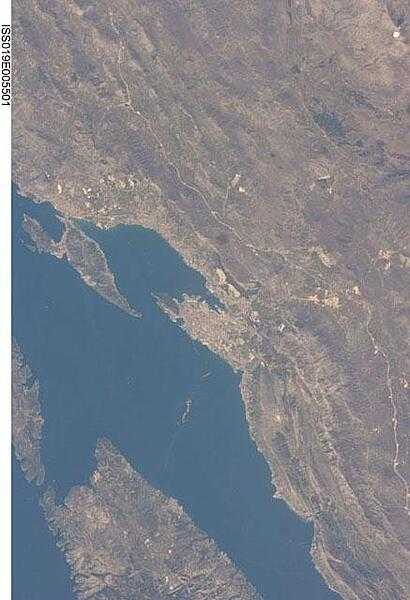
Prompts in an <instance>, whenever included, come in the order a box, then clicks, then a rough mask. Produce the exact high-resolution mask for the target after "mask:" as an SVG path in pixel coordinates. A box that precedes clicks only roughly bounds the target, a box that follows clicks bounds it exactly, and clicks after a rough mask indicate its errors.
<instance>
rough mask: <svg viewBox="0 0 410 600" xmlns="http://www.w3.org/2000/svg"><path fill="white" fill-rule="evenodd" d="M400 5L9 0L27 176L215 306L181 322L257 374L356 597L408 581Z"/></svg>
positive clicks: (292, 482)
mask: <svg viewBox="0 0 410 600" xmlns="http://www.w3.org/2000/svg"><path fill="white" fill-rule="evenodd" d="M408 12H409V9H408V3H407V2H405V1H404V0H403V1H400V0H397V1H391V2H390V1H384V0H357V1H356V2H351V1H349V0H329V1H327V2H324V1H323V0H300V1H296V0H283V1H282V0H278V1H274V2H272V1H265V0H254V1H252V2H248V1H244V0H233V1H230V2H227V1H222V0H218V1H216V0H207V1H200V0H186V1H184V0H181V1H175V2H168V1H166V0H150V1H149V2H148V1H143V0H134V1H130V0H118V1H117V2H116V3H115V4H111V3H109V2H107V1H106V0H100V1H99V2H94V1H93V0H90V1H88V0H77V2H74V1H68V0H65V1H64V2H58V3H57V2H53V1H52V0H15V3H14V53H15V57H16V60H15V65H14V109H13V112H14V157H13V178H14V181H15V183H16V184H17V186H18V188H19V189H20V190H21V192H22V193H24V194H25V195H27V196H30V197H32V198H34V199H36V200H38V201H42V200H48V201H50V202H52V203H53V205H54V206H55V207H56V208H57V209H58V210H59V211H60V213H61V214H62V215H63V216H64V217H65V218H71V219H72V218H85V219H89V220H91V221H93V222H94V223H96V224H97V225H99V226H100V227H112V226H115V225H116V224H119V223H128V224H139V225H143V226H145V227H149V228H152V229H154V230H156V231H157V232H159V233H160V234H161V235H162V236H163V237H164V238H165V239H167V240H168V241H169V242H170V243H171V244H172V245H173V246H174V247H175V248H176V249H177V250H178V251H179V252H180V253H181V254H182V256H183V257H184V259H185V260H186V262H188V263H189V264H191V265H193V266H194V267H195V268H197V269H198V270H200V271H201V272H202V273H203V274H204V276H205V277H206V280H207V283H208V286H209V287H210V288H211V289H212V290H213V291H214V293H215V294H216V295H217V296H218V297H219V298H220V300H221V301H222V302H223V304H224V310H223V311H222V312H220V313H217V314H213V312H212V309H210V308H209V307H206V306H203V305H202V304H201V303H200V302H199V301H198V300H197V299H195V298H185V300H184V302H183V303H182V304H180V305H179V306H177V307H174V309H173V310H177V311H178V312H179V317H180V318H181V319H182V322H183V326H184V327H185V329H187V331H189V333H190V335H192V336H193V337H195V338H197V339H199V340H201V341H202V342H203V343H205V344H207V345H208V346H209V347H210V348H212V349H213V350H214V351H215V352H217V353H219V354H221V356H223V357H224V358H225V359H226V360H228V361H229V362H230V363H231V364H232V365H233V366H234V368H236V369H238V370H240V371H241V372H242V373H243V378H242V392H243V399H244V402H245V405H246V410H247V417H248V421H249V427H250V430H251V433H252V435H253V437H254V439H255V442H256V443H257V445H258V447H259V448H260V450H261V451H262V452H263V454H264V456H265V458H266V460H267V462H268V463H269V465H270V467H271V470H272V478H273V482H274V485H275V488H276V493H277V494H278V495H280V496H281V497H282V498H284V499H285V500H286V501H287V502H288V503H289V505H290V506H292V507H293V508H294V510H295V511H297V512H298V513H299V514H300V515H302V516H303V517H304V518H306V519H311V520H313V522H314V526H315V539H314V548H313V554H314V559H315V561H316V565H317V567H318V568H319V570H320V571H321V572H322V574H323V575H324V577H325V578H326V580H327V582H328V583H329V585H330V586H331V587H332V588H333V589H335V590H337V591H338V592H339V593H340V594H341V596H342V597H344V598H346V599H349V600H350V599H360V600H362V599H363V600H370V599H371V600H373V599H385V600H391V599H393V598H394V599H396V598H397V599H404V598H407V597H408V595H409V590H410V574H409V569H408V565H409V562H410V552H409V545H410V535H409V533H410V527H409V483H408V482H409V461H408V433H409V421H408V416H409V415H408V393H409V384H408V381H409V375H408V367H409V352H408V323H409V294H408V290H409V265H410V253H409V252H410V251H409V247H408V242H409V238H408V231H409V217H408V215H409V212H408V204H409V199H410V192H409V179H410V166H409V155H410V145H409V131H410V128H409V122H410V95H409V82H410V78H409V62H410V61H409V41H410V37H409V36H410V33H409V25H408V19H409V14H408ZM207 311H208V313H209V314H207ZM221 332H223V334H222V333H221Z"/></svg>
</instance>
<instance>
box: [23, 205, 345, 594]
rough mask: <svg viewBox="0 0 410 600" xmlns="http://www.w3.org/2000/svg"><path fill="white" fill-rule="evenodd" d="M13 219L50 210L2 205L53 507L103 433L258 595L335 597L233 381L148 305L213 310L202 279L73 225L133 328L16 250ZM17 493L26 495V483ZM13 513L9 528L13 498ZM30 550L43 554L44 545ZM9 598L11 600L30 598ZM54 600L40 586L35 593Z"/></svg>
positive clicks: (87, 467)
mask: <svg viewBox="0 0 410 600" xmlns="http://www.w3.org/2000/svg"><path fill="white" fill-rule="evenodd" d="M23 212H26V213H27V214H30V215H32V216H34V217H35V218H37V219H38V220H40V221H41V222H42V224H43V226H44V227H45V228H46V229H47V230H48V231H50V232H52V230H51V228H53V227H57V225H56V224H55V223H54V224H53V221H55V219H54V217H53V210H52V209H51V208H50V206H48V205H40V206H39V205H34V204H33V203H32V202H30V201H29V200H27V199H24V198H21V197H19V196H18V195H17V194H15V195H14V219H13V232H14V264H13V311H14V317H13V328H14V336H15V338H16V340H17V342H18V343H19V344H20V346H21V349H22V351H23V354H24V355H25V357H26V358H27V360H28V361H29V363H30V365H31V368H32V371H33V372H34V373H35V375H36V376H37V377H38V378H39V380H40V393H41V400H42V412H43V416H44V419H45V426H44V437H43V446H42V447H43V458H44V463H45V467H46V474H47V478H48V480H49V481H50V482H52V483H53V484H54V485H55V486H56V489H57V492H58V495H59V497H60V499H61V498H62V497H63V495H65V494H66V493H67V492H68V490H69V489H70V488H71V487H72V486H73V485H78V484H81V483H84V482H86V481H87V478H88V476H89V474H90V472H91V471H92V469H93V467H94V457H93V452H94V448H95V444H96V441H97V439H98V438H99V437H101V436H105V437H107V438H109V439H110V440H111V441H112V442H113V443H114V444H115V445H116V446H117V447H118V449H119V450H120V452H121V453H122V454H123V455H124V456H125V457H126V458H127V459H128V460H129V461H130V462H131V464H132V465H133V466H134V467H135V468H136V469H138V470H139V471H140V472H141V473H142V475H144V476H145V477H146V479H147V480H148V481H149V482H150V483H152V484H153V485H154V486H156V487H159V488H161V489H162V490H163V491H164V492H165V493H167V494H168V495H171V496H173V497H174V498H176V499H177V500H178V501H179V502H180V503H181V504H182V505H183V507H184V508H185V510H186V511H187V513H188V514H189V515H190V516H191V517H192V518H193V520H194V521H195V523H196V524H197V525H198V526H199V527H200V528H201V529H202V530H204V531H205V532H206V533H207V534H208V535H209V536H210V537H212V538H213V539H214V540H215V541H216V542H217V544H218V546H219V547H220V548H221V549H222V550H224V551H225V552H226V553H227V554H228V555H229V557H230V558H231V559H232V560H233V562H234V563H235V565H236V566H237V567H238V568H240V569H241V570H242V571H243V573H244V574H245V576H246V577H247V578H248V579H249V580H250V581H251V583H252V584H253V585H254V586H255V587H256V588H257V589H258V591H259V592H260V593H261V594H262V596H263V598H265V599H266V600H285V599H286V600H301V599H303V598H309V600H310V599H312V600H322V599H323V600H325V599H335V598H337V597H338V596H336V594H334V593H332V592H331V591H330V590H329V589H328V587H327V586H326V584H325V583H324V581H323V580H322V578H321V577H320V575H319V573H318V572H317V571H316V569H315V568H314V565H313V562H312V560H311V557H310V553H309V549H310V544H311V539H312V527H311V526H310V525H309V524H306V523H304V522H302V521H301V520H300V519H299V518H298V517H297V516H296V515H295V514H294V513H292V511H290V509H289V508H288V507H287V506H286V505H285V504H284V503H283V502H281V501H278V500H274V499H273V498H272V495H273V492H272V486H271V482H270V472H269V470H268V467H267V465H266V463H265V461H264V459H263V457H262V456H261V455H260V454H259V453H258V452H257V450H256V447H255V445H254V443H253V442H252V440H251V438H250V436H249V431H248V427H247V423H246V418H245V414H244V408H243V403H242V399H241V396H240V391H239V381H240V378H239V375H238V374H236V373H234V372H233V370H232V369H231V368H230V367H229V365H227V364H226V363H225V362H224V361H222V360H221V359H219V358H218V357H216V356H215V355H214V354H213V353H211V352H210V351H209V350H207V349H206V348H204V347H203V346H201V345H200V344H198V343H197V342H194V341H193V340H191V339H190V338H189V337H188V336H187V335H186V334H185V333H184V332H183V331H181V330H180V329H179V328H178V327H177V325H176V324H174V323H172V322H170V320H169V319H168V317H167V316H166V315H164V314H163V313H162V312H161V311H160V310H159V309H158V307H157V306H156V303H155V299H154V295H155V294H168V295H170V296H174V297H175V296H180V295H181V294H182V293H188V294H194V295H200V296H202V297H203V298H204V299H206V300H207V301H209V302H210V303H214V302H215V300H214V299H213V298H212V297H211V295H210V294H209V292H208V291H207V289H206V287H205V285H204V280H203V278H202V277H201V276H200V275H199V274H198V273H196V272H195V271H193V270H192V269H190V268H189V267H187V266H186V265H185V263H184V262H183V261H182V259H181V257H180V256H179V255H178V254H177V253H176V252H175V251H174V250H173V249H172V248H171V247H170V246H169V245H168V244H167V243H166V242H164V241H163V240H162V239H161V238H160V237H159V236H158V235H157V234H156V233H154V232H152V231H148V230H145V229H143V228H140V227H129V226H121V227H116V228H114V229H112V230H109V231H102V230H99V229H97V228H95V227H93V226H92V225H90V224H82V227H83V230H84V231H85V232H86V233H87V235H89V236H90V237H92V238H94V239H95V240H96V241H97V242H98V243H99V244H100V246H101V247H102V249H103V250H104V252H105V254H106V258H107V261H108V263H109V266H110V268H111V270H112V272H113V273H114V275H115V278H116V282H117V285H118V288H119V290H120V292H121V293H122V294H123V295H124V296H125V297H126V298H127V299H128V301H129V302H130V304H131V305H133V306H134V307H135V308H136V309H137V310H139V311H141V312H142V314H143V317H142V318H141V319H136V318H133V317H131V316H130V315H128V314H125V313H123V312H122V311H121V310H120V309H118V308H117V307H115V306H113V305H111V304H110V303H108V302H107V301H105V300H103V299H102V298H101V297H100V296H98V295H97V294H96V293H95V292H94V291H93V290H91V289H90V288H88V287H87V286H86V285H85V284H84V283H83V282H82V281H81V279H80V277H79V276H78V274H77V273H76V272H75V271H74V270H73V269H72V268H71V267H70V266H69V265H68V264H67V263H66V262H65V261H59V260H57V259H55V258H54V257H50V256H48V255H39V254H37V253H33V252H31V251H30V250H29V249H28V248H27V247H25V246H24V244H22V243H21V241H22V239H24V233H23V232H22V230H21V218H22V214H23ZM57 232H58V230H57V229H56V230H55V231H54V234H56V233H57ZM184 413H185V416H184V418H182V417H183V415H184ZM23 484H24V485H23ZM17 485H18V490H21V492H19V493H21V494H23V493H26V491H25V488H26V487H27V485H28V484H25V483H24V481H23V482H22V483H21V482H17ZM33 489H34V488H33ZM14 510H15V519H16V520H18V519H19V518H20V517H19V515H20V512H19V511H21V510H22V509H21V507H20V502H17V501H16V500H15V507H14ZM37 518H38V517H36V516H34V513H33V517H32V518H31V519H26V520H27V522H28V525H26V526H25V527H20V526H15V527H14V545H15V552H16V555H17V556H19V553H22V552H23V547H24V545H25V544H26V540H30V536H33V535H34V533H33V532H34V529H33V528H34V525H32V527H30V523H29V521H36V520H37ZM36 526H37V527H38V524H36ZM52 543H53V542H52ZM36 551H37V553H40V554H41V553H44V552H45V550H43V544H42V543H41V544H40V543H39V544H38V545H37V548H36ZM47 552H48V550H47ZM55 552H56V553H57V554H58V555H59V554H60V553H59V551H58V550H57V549H56V550H55ZM47 556H48V555H47ZM47 556H45V557H44V560H40V559H39V557H38V556H33V557H32V558H33V561H30V556H29V553H27V552H26V551H25V553H24V563H23V564H20V561H18V562H16V561H15V562H16V564H15V569H14V578H15V579H16V578H21V577H24V573H25V570H27V569H28V570H29V571H30V569H35V568H36V569H39V568H40V567H41V568H44V569H45V568H46V567H47V563H48V561H49V558H47ZM59 558H61V557H59ZM40 563H41V565H43V566H41V565H40ZM39 565H40V566H39ZM59 573H60V571H59ZM61 573H63V570H62V571H61ZM44 577H46V575H44ZM61 577H63V575H62V574H61ZM65 585H67V583H65ZM68 585H69V584H68ZM16 590H17V591H16ZM19 590H20V588H19V587H17V588H15V595H14V600H25V599H26V598H27V599H28V598H29V596H27V595H24V592H20V591H19ZM62 590H64V585H63V586H62ZM61 593H62V594H63V592H61ZM56 597H57V596H56V595H55V589H54V588H52V587H51V586H50V590H49V592H48V593H46V592H43V595H42V596H41V598H42V600H55V598H56ZM58 597H59V598H60V597H61V598H62V599H64V600H65V598H66V597H67V598H68V596H64V595H61V596H60V595H58ZM72 597H73V598H74V595H72ZM39 598H40V597H39ZM30 600H37V597H35V596H34V595H33V597H31V596H30Z"/></svg>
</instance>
